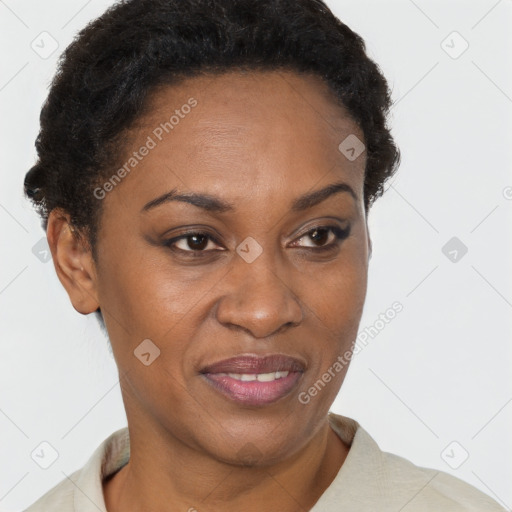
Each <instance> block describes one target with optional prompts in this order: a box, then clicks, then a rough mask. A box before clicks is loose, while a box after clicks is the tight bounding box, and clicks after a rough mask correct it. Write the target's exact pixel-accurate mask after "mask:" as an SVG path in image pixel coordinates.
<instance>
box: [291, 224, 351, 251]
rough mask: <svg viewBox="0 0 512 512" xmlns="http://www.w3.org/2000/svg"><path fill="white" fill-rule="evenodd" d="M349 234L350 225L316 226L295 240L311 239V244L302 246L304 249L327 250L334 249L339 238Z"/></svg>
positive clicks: (338, 242) (338, 243)
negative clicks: (344, 226)
mask: <svg viewBox="0 0 512 512" xmlns="http://www.w3.org/2000/svg"><path fill="white" fill-rule="evenodd" d="M349 234H350V226H349V227H348V228H346V229H341V228H340V227H339V226H335V225H330V226H316V227H314V228H313V229H310V230H309V231H308V232H307V233H306V234H305V235H303V236H301V237H300V238H299V239H298V240H297V241H298V242H300V241H301V240H307V239H308V238H309V239H310V240H312V241H313V244H312V245H309V246H307V245H306V246H303V247H305V248H306V249H313V250H320V251H321V250H328V249H334V248H336V247H338V246H339V245H340V242H341V240H343V239H345V238H347V237H348V235H349Z"/></svg>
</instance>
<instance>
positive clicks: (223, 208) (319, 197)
mask: <svg viewBox="0 0 512 512" xmlns="http://www.w3.org/2000/svg"><path fill="white" fill-rule="evenodd" d="M341 192H348V193H349V194H350V195H351V196H352V197H353V199H354V200H355V201H356V202H357V201H358V197H357V194H356V193H355V192H354V189H353V188H352V187H351V186H350V185H349V184H348V183H344V182H337V183H331V184H330V185H327V186H326V187H324V188H322V189H320V190H315V191H313V192H308V193H306V194H304V195H302V196H300V197H298V198H296V199H295V200H294V201H293V203H292V208H291V210H292V211H293V212H301V211H304V210H307V209H309V208H312V207H313V206H316V205H317V204H320V203H322V202H323V201H325V200H326V199H328V198H329V197H331V196H333V195H334V194H339V193H341ZM171 201H181V202H184V203H188V204H191V205H193V206H197V207H198V208H201V209H203V210H205V211H207V212H212V213H226V212H232V211H235V210H236V208H235V206H234V205H233V204H232V203H229V202H227V201H224V200H222V199H219V198H217V197H214V196H211V195H209V194H198V193H195V192H191V193H187V194H178V193H177V191H176V189H173V190H171V191H170V192H167V193H166V194H163V195H161V196H159V197H157V198H156V199H153V200H151V201H149V203H147V204H145V205H144V207H143V208H142V210H141V213H144V212H147V211H149V210H152V209H153V208H156V207H157V206H160V205H162V204H165V203H169V202H171Z"/></svg>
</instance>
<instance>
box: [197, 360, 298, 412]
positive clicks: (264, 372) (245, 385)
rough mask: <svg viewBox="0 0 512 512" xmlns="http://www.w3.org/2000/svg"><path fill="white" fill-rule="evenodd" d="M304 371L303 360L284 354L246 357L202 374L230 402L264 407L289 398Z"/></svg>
mask: <svg viewBox="0 0 512 512" xmlns="http://www.w3.org/2000/svg"><path fill="white" fill-rule="evenodd" d="M305 369H306V365H305V364H304V363H303V362H302V361H301V360H299V359H297V358H294V357H290V356H286V355H282V354H273V355H268V356H254V355H243V356H237V357H233V358H230V359H225V360H223V361H219V362H217V363H214V364H211V365H208V366H206V367H204V368H203V369H202V370H201V372H200V373H201V374H202V375H203V377H204V378H205V379H206V381H207V382H208V384H209V385H210V386H212V387H213V389H214V390H216V391H218V392H219V393H221V394H222V395H223V396H224V397H225V398H228V399H229V400H230V401H233V402H235V403H238V404H243V405H249V406H263V405H268V404H271V403H273V402H276V401H277V400H279V399H281V398H284V397H285V396H286V395H289V394H290V393H291V391H292V390H293V389H294V388H295V387H296V386H297V383H298V381H299V380H300V378H301V377H302V375H303V373H304V371H305Z"/></svg>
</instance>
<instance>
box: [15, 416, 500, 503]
mask: <svg viewBox="0 0 512 512" xmlns="http://www.w3.org/2000/svg"><path fill="white" fill-rule="evenodd" d="M329 421H330V423H331V425H332V427H333V429H334V431H335V432H336V433H337V434H338V435H339V436H340V438H341V439H342V440H343V441H344V442H345V443H347V444H348V445H350V450H349V452H348V455H347V458H346V459H345V462H344V463H343V465H342V466H341V468H340V470H339V472H338V474H337V475H336V477H335V479H334V480H333V481H332V483H331V485H330V486H329V487H328V488H327V489H326V490H325V492H324V493H323V494H322V496H321V497H320V499H319V500H318V501H317V502H316V504H315V506H314V507H313V508H312V509H311V510H310V512H376V511H378V512H399V511H400V512H427V511H429V512H433V511H435V512H470V511H474V512H506V511H505V509H504V508H502V507H501V506H500V505H498V503H497V502H496V501H494V500H493V499H491V498H490V497H489V496H487V495H486V494H484V493H483V492H481V491H479V490H478V489H476V488H475V487H473V486H471V485H469V484H468V483H466V482H464V481H462V480H460V479H458V478H456V477H454V476H451V475H450V474H448V473H445V472H443V471H438V470H435V469H429V468H424V467H420V466H416V465H414V464H413V463H412V462H409V461H408V460H407V459H404V458H402V457H399V456H398V455H394V454H392V453H387V452H383V451H382V450H381V449H380V448H379V447H378V445H377V443H376V442H375V441H374V440H373V439H372V437H371V436H370V435H369V434H368V432H366V431H365V430H364V429H363V428H362V427H361V426H360V425H359V423H358V422H357V421H355V420H353V419H351V418H348V417H346V416H341V415H338V414H334V413H329ZM129 457H130V443H129V435H128V427H125V428H122V429H120V430H118V431H116V432H114V433H113V434H111V435H110V436H109V437H108V438H107V439H105V441H103V443H101V445H100V446H99V447H98V448H97V449H96V451H95V452H94V453H93V454H92V456H91V457H90V459H89V460H88V461H87V463H86V464H85V466H84V467H83V468H82V469H79V470H77V471H75V472H74V473H73V474H71V475H70V477H69V479H68V478H65V479H64V480H62V481H61V482H60V483H58V484H57V485H56V486H55V487H53V488H52V489H50V490H49V491H48V492H47V493H46V494H45V495H44V496H42V497H41V498H39V499H38V500H37V501H36V502H35V503H33V504H32V505H31V506H30V507H29V508H28V509H26V510H25V512H98V511H100V512H107V510H106V507H105V500H104V497H103V488H102V480H103V479H104V478H106V477H107V476H108V475H110V474H112V473H114V472H116V471H117V470H118V469H120V468H121V467H122V466H124V465H125V464H126V463H127V462H128V459H129ZM70 480H71V481H70Z"/></svg>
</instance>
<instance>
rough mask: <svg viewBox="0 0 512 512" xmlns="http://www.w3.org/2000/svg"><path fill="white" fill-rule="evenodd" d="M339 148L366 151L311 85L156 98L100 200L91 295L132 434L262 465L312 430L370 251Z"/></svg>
mask: <svg viewBox="0 0 512 512" xmlns="http://www.w3.org/2000/svg"><path fill="white" fill-rule="evenodd" d="M171 116H174V117H171ZM166 123H167V124H166ZM349 136H351V139H348V141H349V142H350V141H351V140H355V139H353V137H354V136H356V137H357V138H358V139H359V140H360V141H363V134H362V132H361V130H360V129H359V128H358V126H357V125H356V124H355V123H354V122H353V121H352V120H351V119H349V118H348V117H347V115H346V112H345V111H344V110H342V109H341V108H339V107H338V106H336V104H335V103H334V100H333V98H332V97H331V96H330V92H329V90H328V88H327V86H326V85H325V84H324V83H323V82H321V81H320V80H319V79H318V78H316V77H312V76H299V75H298V74H294V73H292V72H253V73H245V74H244V73H236V72H230V73H227V74H223V75H219V76H212V75H209V76H203V77H199V78H192V79H188V80H187V81H185V82H183V83H181V84H180V85H179V86H173V87H167V88H162V89H161V90H159V92H158V93H156V94H155V95H154V96H153V98H152V106H151V110H150V112H149V114H148V115H146V116H145V117H144V118H143V119H141V120H139V122H138V123H137V126H136V127H135V128H134V130H133V140H132V142H131V143H130V147H129V149H128V151H127V152H126V154H124V155H123V158H122V161H121V162H120V165H119V167H118V168H121V167H122V166H123V165H125V164H126V165H125V172H124V173H123V172H120V173H118V174H117V178H114V180H112V182H113V183H115V186H112V185H111V186H109V185H106V186H104V187H102V188H101V191H98V190H97V196H98V197H102V196H104V197H103V198H102V199H98V201H102V202H103V207H104V211H103V214H102V219H101V230H100V232H99V238H98V265H97V267H96V272H95V277H94V291H95V295H96V297H97V300H98V304H99V306H100V307H101V311H102V313H103V316H104V319H105V323H106V326H107V329H108V332H109V335H110V340H111V343H112V347H113V353H114V356H115V360H116V362H117V365H118V367H119V370H120V373H121V377H122V379H121V386H122V393H123V399H124V402H125V407H126V412H127V417H128V421H129V424H130V428H131V430H132V432H133V433H135V432H139V433H140V434H139V435H143V433H144V432H148V431H150V430H151V431H152V432H155V431H156V432H158V434H159V435H160V436H161V437H162V438H163V437H166V438H167V439H170V438H172V439H174V440H177V441H178V442H180V443H181V444H183V445H186V446H187V447H189V448H192V449H194V450H199V451H200V452H202V453H204V454H206V455H208V456H210V457H213V458H215V459H217V460H223V461H228V462H233V463H243V462H244V460H245V461H246V462H247V460H246V459H247V458H248V457H249V458H250V457H251V456H252V457H253V458H254V459H258V463H261V464H266V463H270V462H271V461H277V460H281V459H283V458H285V457H287V456H290V455H291V454H293V453H295V452H296V451H297V450H298V449H299V448H300V447H301V446H304V444H305V443H306V442H307V441H308V440H309V439H310V438H312V436H313V435H314V433H315V432H317V431H318V429H319V428H320V427H321V426H322V425H323V424H324V422H325V420H326V414H327V412H328V410H329V408H330V406H331V404H332V402H333V400H334V398H335V397H336V394H337V392H338V390H339V388H340V386H341V384H342V381H343V379H344V376H345V373H346V370H347V368H348V366H347V365H346V364H343V365H335V363H336V361H339V359H338V357H339V356H341V357H342V358H343V354H344V353H345V352H346V351H347V350H351V348H352V344H353V341H354V340H355V338H356V335H357V330H358V325H359V321H360V317H361V313H362V308H363V304H364V299H365V294H366V285H367V266H368V258H369V254H370V240H369V236H368V230H367V223H366V216H365V211H364V206H363V179H364V166H365V159H366V153H364V152H363V153H362V154H361V155H360V156H359V157H357V158H354V154H355V155H357V152H359V151H358V150H359V147H356V148H355V151H351V150H350V148H348V149H347V147H346V145H347V144H348V142H347V143H345V145H344V146H342V149H343V151H342V150H340V149H339V146H340V143H342V142H343V141H344V140H345V139H346V138H347V137H349ZM144 147H145V148H146V149H143V148H144ZM134 152H136V154H134ZM349 157H350V158H349ZM130 158H132V160H130ZM116 172H117V168H116V169H113V173H112V174H113V175H114V174H115V173H116ZM119 178H120V179H119ZM337 183H344V184H345V185H344V186H342V187H339V188H338V189H337V192H336V193H332V194H331V195H328V194H325V193H321V194H318V195H315V194H314V193H315V192H317V191H320V190H325V189H326V187H329V186H332V185H334V184H337ZM333 190H334V189H333ZM102 191H104V192H102ZM171 192H174V198H173V197H170V199H169V196H168V199H169V200H163V199H162V200H159V201H156V200H157V199H159V198H162V197H164V196H165V194H169V193H171ZM312 194H313V195H312ZM178 195H180V196H184V195H187V196H189V197H190V196H191V195H194V198H193V199H192V200H189V201H187V200H185V199H186V198H183V197H182V198H181V199H179V198H178V197H177V196H178ZM202 196H205V197H202ZM206 196H207V197H206ZM303 196H310V199H302V200H299V198H301V197H303ZM148 205H149V206H148ZM315 229H317V231H315ZM185 234H188V238H187V237H185V236H183V235H185ZM194 234H195V235H194ZM181 236H183V238H179V237H181ZM91 311H92V309H91ZM144 340H146V341H144ZM147 340H150V341H147ZM274 355H276V356H278V357H276V358H272V357H271V358H269V359H267V360H262V359H261V357H263V356H274ZM240 356H249V357H240ZM251 356H252V357H251ZM239 357H240V359H234V360H233V358H239ZM343 359H344V361H345V362H346V358H343ZM226 360H231V361H228V362H227V363H226V364H221V365H220V366H219V365H217V366H215V367H214V365H215V364H216V363H219V362H222V361H226ZM340 366H342V368H341V369H340ZM275 372H284V373H278V374H277V375H276V373H275ZM286 372H288V373H286ZM326 373H328V374H329V375H330V378H325V375H324V374H326ZM228 374H231V375H228ZM233 374H237V375H233ZM256 374H259V375H258V376H256ZM263 374H264V375H263ZM269 374H270V375H269ZM322 376H324V379H323V382H322V383H323V385H319V384H318V381H319V380H320V381H322ZM254 379H256V380H254ZM326 381H329V382H327V383H326ZM315 383H316V389H317V392H316V393H315V392H314V391H313V392H312V393H310V392H309V391H308V390H309V389H310V388H311V387H314V386H315ZM134 435H135V434H134ZM249 447H252V448H249ZM251 450H252V452H253V453H248V452H251ZM255 451H256V452H257V453H256V454H257V456H256V457H255V454H254V452H255Z"/></svg>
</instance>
